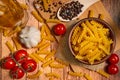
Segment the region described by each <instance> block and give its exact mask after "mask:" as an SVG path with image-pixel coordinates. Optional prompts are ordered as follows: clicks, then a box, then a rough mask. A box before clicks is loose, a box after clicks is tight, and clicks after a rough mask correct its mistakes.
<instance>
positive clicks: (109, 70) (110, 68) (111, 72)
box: [107, 64, 119, 74]
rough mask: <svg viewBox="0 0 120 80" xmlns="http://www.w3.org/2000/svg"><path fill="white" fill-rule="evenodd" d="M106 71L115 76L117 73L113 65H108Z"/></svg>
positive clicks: (116, 68)
mask: <svg viewBox="0 0 120 80" xmlns="http://www.w3.org/2000/svg"><path fill="white" fill-rule="evenodd" d="M107 71H108V73H109V74H116V73H118V71H119V69H118V67H117V66H116V65H115V64H110V65H108V68H107Z"/></svg>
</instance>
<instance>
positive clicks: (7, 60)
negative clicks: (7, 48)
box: [2, 56, 16, 69]
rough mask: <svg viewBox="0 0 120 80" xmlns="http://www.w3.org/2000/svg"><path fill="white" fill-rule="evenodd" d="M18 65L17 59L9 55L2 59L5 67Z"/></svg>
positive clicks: (10, 67)
mask: <svg viewBox="0 0 120 80" xmlns="http://www.w3.org/2000/svg"><path fill="white" fill-rule="evenodd" d="M15 65H16V63H15V61H14V60H13V59H12V58H11V57H10V56H9V57H5V58H4V59H3V60H2V67H3V68H4V69H12V68H13V67H14V66H15Z"/></svg>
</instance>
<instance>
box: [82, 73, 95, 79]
mask: <svg viewBox="0 0 120 80" xmlns="http://www.w3.org/2000/svg"><path fill="white" fill-rule="evenodd" d="M84 77H85V78H86V79H87V80H93V79H92V78H91V77H90V75H88V74H84Z"/></svg>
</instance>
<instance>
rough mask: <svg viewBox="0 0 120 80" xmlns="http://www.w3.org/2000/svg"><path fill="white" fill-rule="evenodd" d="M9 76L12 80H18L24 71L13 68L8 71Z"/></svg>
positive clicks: (16, 67)
mask: <svg viewBox="0 0 120 80" xmlns="http://www.w3.org/2000/svg"><path fill="white" fill-rule="evenodd" d="M10 76H11V77H12V78H14V79H20V78H22V77H23V76H24V71H23V70H22V69H21V68H19V67H18V66H15V67H13V68H12V69H11V70H10Z"/></svg>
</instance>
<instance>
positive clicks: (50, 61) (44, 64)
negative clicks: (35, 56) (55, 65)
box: [41, 59, 54, 68]
mask: <svg viewBox="0 0 120 80" xmlns="http://www.w3.org/2000/svg"><path fill="white" fill-rule="evenodd" d="M52 62H54V59H51V60H49V61H47V62H45V63H43V64H42V65H41V67H43V68H45V67H47V66H48V65H49V64H51V63H52Z"/></svg>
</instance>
